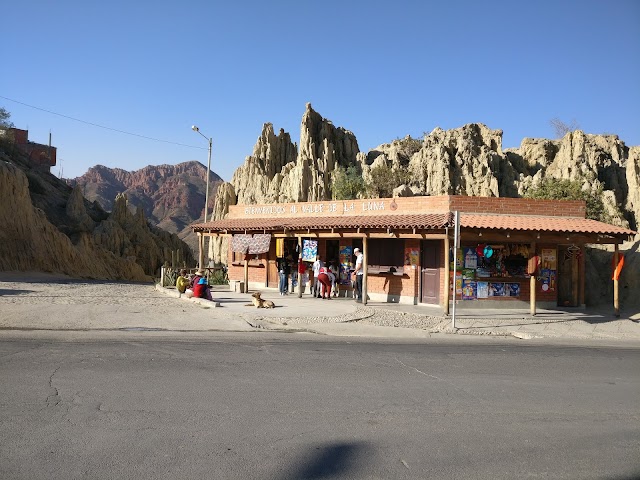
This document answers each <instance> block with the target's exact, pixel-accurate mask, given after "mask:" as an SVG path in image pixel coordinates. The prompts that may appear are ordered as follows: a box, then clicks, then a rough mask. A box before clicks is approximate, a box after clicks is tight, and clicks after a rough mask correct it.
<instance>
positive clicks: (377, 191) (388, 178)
mask: <svg viewBox="0 0 640 480" xmlns="http://www.w3.org/2000/svg"><path fill="white" fill-rule="evenodd" d="M410 179H411V175H410V174H409V170H408V169H407V168H406V167H400V168H397V169H395V170H394V169H392V168H391V167H388V166H387V165H378V166H377V167H374V168H372V169H371V180H370V181H369V183H368V184H367V192H368V193H369V195H370V196H371V197H378V198H389V197H392V196H393V189H394V188H396V187H399V186H400V185H403V184H407V183H409V180H410Z"/></svg>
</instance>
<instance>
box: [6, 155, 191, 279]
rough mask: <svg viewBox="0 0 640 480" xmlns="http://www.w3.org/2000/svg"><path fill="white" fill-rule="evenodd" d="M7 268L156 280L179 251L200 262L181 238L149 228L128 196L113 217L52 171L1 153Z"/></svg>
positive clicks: (185, 256) (118, 204) (77, 275)
mask: <svg viewBox="0 0 640 480" xmlns="http://www.w3.org/2000/svg"><path fill="white" fill-rule="evenodd" d="M0 191H2V192H3V201H2V202H0V225H2V227H3V228H2V229H0V270H3V271H5V270H18V271H28V270H35V271H45V272H55V273H62V274H66V275H70V276H73V277H85V278H95V279H109V280H129V281H149V280H151V278H152V276H153V275H157V273H158V270H159V267H160V265H161V264H162V263H164V261H165V260H170V259H171V252H172V251H176V250H178V251H180V252H181V257H182V258H184V259H185V260H187V261H189V262H190V263H193V262H194V260H193V256H192V254H191V250H190V249H189V247H188V246H187V245H186V244H184V243H183V242H181V241H180V240H179V239H178V237H177V236H176V235H172V234H169V233H167V232H164V231H161V230H159V229H156V228H155V227H150V226H149V225H148V224H147V222H146V220H145V219H144V215H142V212H141V211H140V213H138V214H137V215H134V214H132V213H131V212H130V211H129V209H128V208H127V206H126V200H125V198H124V197H121V198H119V199H118V200H117V202H116V208H115V210H114V212H113V213H112V214H111V215H108V214H106V213H105V212H104V211H103V210H102V209H101V208H100V207H99V206H97V205H95V204H90V203H89V202H87V201H86V200H85V199H84V198H83V197H82V195H81V192H80V189H79V188H74V189H71V188H70V187H69V186H67V185H66V184H65V183H64V182H62V181H61V180H59V179H57V178H56V177H54V176H53V175H51V174H50V173H48V172H42V171H37V170H34V169H31V168H30V166H29V165H28V162H25V161H24V159H21V158H20V157H19V156H15V155H13V156H12V157H9V156H7V155H5V154H3V153H0Z"/></svg>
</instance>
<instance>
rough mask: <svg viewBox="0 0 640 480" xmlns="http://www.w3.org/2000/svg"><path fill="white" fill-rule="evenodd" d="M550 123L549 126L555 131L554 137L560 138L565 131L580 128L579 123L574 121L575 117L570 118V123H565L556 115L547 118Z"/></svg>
mask: <svg viewBox="0 0 640 480" xmlns="http://www.w3.org/2000/svg"><path fill="white" fill-rule="evenodd" d="M549 123H550V124H551V128H553V133H555V135H556V138H562V137H564V136H565V135H566V134H567V133H571V132H573V131H574V130H580V125H578V122H576V120H575V119H573V120H571V123H565V122H563V121H562V120H560V119H559V118H558V117H554V118H552V119H551V120H549Z"/></svg>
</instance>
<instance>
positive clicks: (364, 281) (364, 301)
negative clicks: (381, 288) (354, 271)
mask: <svg viewBox="0 0 640 480" xmlns="http://www.w3.org/2000/svg"><path fill="white" fill-rule="evenodd" d="M368 253H369V251H368V249H367V236H366V235H365V236H364V237H362V304H363V305H366V304H367V270H368V268H367V265H368V263H369V260H368V258H369V257H368Z"/></svg>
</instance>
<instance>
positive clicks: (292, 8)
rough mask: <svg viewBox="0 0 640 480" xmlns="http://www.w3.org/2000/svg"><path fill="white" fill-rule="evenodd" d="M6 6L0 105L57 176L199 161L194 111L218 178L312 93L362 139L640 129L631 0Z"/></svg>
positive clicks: (203, 157)
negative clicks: (480, 127)
mask: <svg viewBox="0 0 640 480" xmlns="http://www.w3.org/2000/svg"><path fill="white" fill-rule="evenodd" d="M1 22H2V32H3V41H2V44H1V46H0V53H1V55H0V58H1V61H2V75H0V106H2V107H4V108H5V109H7V110H8V111H9V112H10V113H11V120H12V121H13V123H14V124H15V125H16V126H17V127H19V128H28V129H29V138H30V140H32V141H35V142H39V143H46V142H47V141H48V135H49V130H51V132H52V135H53V143H54V145H55V146H56V147H57V148H58V158H59V159H62V168H63V176H65V177H75V176H79V175H82V174H83V173H84V172H86V171H87V169H88V168H90V167H91V166H93V165H97V164H102V165H106V166H109V167H114V168H115V167H118V168H123V169H125V170H137V169H139V168H142V167H144V166H146V165H149V164H154V165H157V164H163V163H168V164H176V163H180V162H184V161H188V160H199V161H201V162H202V163H204V164H206V161H207V151H206V147H207V142H206V140H205V139H204V138H202V137H200V136H199V135H197V134H196V133H195V132H193V131H192V130H191V125H193V124H196V125H198V126H199V127H200V130H201V131H202V132H203V133H204V134H205V135H207V136H211V137H213V157H212V170H213V171H214V172H216V173H218V174H219V175H220V176H222V177H223V178H224V179H226V180H229V179H230V178H231V175H232V174H233V172H234V171H235V169H236V168H237V167H238V166H239V165H241V164H242V162H243V161H244V158H245V157H246V156H247V155H250V154H251V153H252V150H253V146H254V144H255V141H256V139H257V138H258V136H259V135H260V132H261V129H262V124H263V123H265V122H271V123H273V124H274V128H275V129H276V131H278V129H279V128H284V129H285V130H286V131H288V132H289V133H290V134H291V136H292V139H293V140H294V141H296V142H297V141H298V140H299V137H300V120H301V118H302V114H303V113H304V110H305V104H306V103H307V102H311V104H312V106H313V108H314V109H315V110H316V111H318V112H319V113H320V114H321V115H322V116H323V117H325V118H327V119H330V120H332V121H333V123H334V125H336V126H342V127H344V128H347V129H349V130H351V131H352V132H354V133H355V135H356V137H357V139H358V143H359V146H360V150H362V151H368V150H370V149H372V148H374V147H376V146H377V145H379V144H381V143H386V142H389V141H392V140H393V139H395V138H398V137H404V136H405V135H408V134H410V135H412V136H414V137H416V136H421V135H422V134H423V132H430V131H431V130H433V129H434V128H435V127H438V126H439V127H441V128H444V129H449V128H457V127H460V126H462V125H464V124H466V123H471V122H482V123H485V124H486V125H488V126H489V127H490V128H494V129H502V130H503V131H504V136H503V147H504V148H507V147H516V146H518V145H519V144H520V141H521V140H522V139H523V138H524V137H547V138H551V137H553V130H552V128H551V126H550V123H549V121H550V120H551V119H552V118H554V117H558V118H560V119H562V120H563V121H565V122H567V123H570V122H571V121H572V120H574V119H575V120H576V121H577V122H578V123H579V124H580V126H581V127H582V129H583V130H584V131H586V132H587V133H616V134H618V135H619V136H620V138H621V139H622V140H623V141H624V142H625V143H626V144H627V145H640V120H639V118H638V112H640V2H639V1H634V0H630V1H618V0H609V1H604V0H603V1H581V2H570V1H562V0H556V1H535V2H517V1H516V2H513V1H504V2H495V1H494V2H491V1H487V2H479V1H477V0H476V1H468V2H466V1H459V2H453V1H452V2H445V1H438V2H427V1H415V2H414V1H402V0H400V1H395V2H390V1H376V0H368V1H348V0H346V1H342V2H334V1H331V0H327V1H324V2H309V1H304V0H297V1H274V2H265V1H256V2H254V1H241V0H238V1H235V2H230V1H224V2H222V1H220V2H218V1H200V0H194V1H192V2H168V1H165V0H158V1H153V2H151V1H146V0H145V1H120V0H113V1H110V2H86V1H66V0H60V1H56V2H51V1H42V2H40V1H31V0H24V1H21V2H7V3H6V4H5V5H3V7H2V20H1ZM2 97H4V98H2ZM8 99H11V100H8ZM16 101H17V102H21V103H16ZM23 104H28V105H31V106H34V107H38V108H40V109H44V110H48V111H51V112H56V113H58V114H62V115H66V116H68V117H73V118H77V119H80V120H83V121H86V122H91V123H95V124H99V125H103V126H107V127H110V128H113V129H117V130H122V131H125V132H130V133H134V134H136V135H141V136H146V137H152V138H155V139H160V140H165V141H167V142H175V143H180V144H184V145H191V146H194V147H198V148H191V147H188V146H180V145H174V144H172V143H164V142H158V141H152V140H147V139H143V138H140V137H136V136H132V135H126V134H122V133H117V132H114V131H111V130H106V129H102V128H98V127H95V126H91V125H87V124H85V123H80V122H76V121H74V120H71V119H69V118H65V117H61V116H58V115H54V114H51V113H47V112H43V111H42V110H37V109H35V108H31V107H28V106H26V105H23ZM59 171H60V169H59V166H56V167H54V168H53V169H52V173H54V174H56V175H58V174H59Z"/></svg>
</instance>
